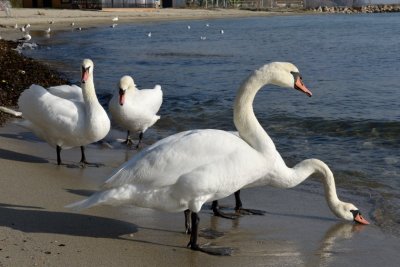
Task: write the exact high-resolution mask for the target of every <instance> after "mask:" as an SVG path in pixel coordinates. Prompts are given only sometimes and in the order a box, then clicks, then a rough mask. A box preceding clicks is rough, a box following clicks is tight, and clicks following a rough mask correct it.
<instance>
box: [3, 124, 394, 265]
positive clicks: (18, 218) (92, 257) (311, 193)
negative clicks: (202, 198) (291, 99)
mask: <svg viewBox="0 0 400 267" xmlns="http://www.w3.org/2000/svg"><path fill="white" fill-rule="evenodd" d="M121 134H123V133H117V132H113V133H112V134H111V135H110V136H108V137H107V139H108V142H109V143H110V144H112V145H113V148H110V147H108V146H105V145H104V144H94V145H90V146H88V148H87V158H88V160H89V161H92V162H101V163H103V164H104V166H103V167H99V168H96V167H87V168H83V169H82V168H79V167H78V165H77V162H78V161H79V160H80V151H79V149H78V148H77V149H71V150H65V151H62V154H61V156H62V159H63V161H64V162H65V163H66V165H64V166H57V165H56V153H55V149H53V148H51V147H50V146H49V145H47V144H46V143H45V142H43V141H41V140H39V139H37V138H36V137H35V136H34V135H33V134H32V133H30V132H27V131H26V130H24V129H22V128H20V127H19V126H16V125H14V124H13V123H12V121H10V122H9V123H7V124H6V125H5V126H3V127H2V128H0V169H1V178H0V203H1V204H0V229H1V230H0V266H377V265H378V264H381V266H397V254H398V251H399V250H400V242H399V241H400V240H399V238H397V237H393V236H390V235H389V234H386V233H383V232H382V231H381V229H379V228H378V227H377V226H375V225H374V224H373V221H371V220H370V221H371V222H372V224H371V225H369V226H362V225H355V224H353V223H348V222H343V221H340V220H338V219H336V218H335V217H334V215H333V214H332V213H331V212H330V211H329V209H328V208H327V205H326V202H325V199H324V197H323V191H322V185H321V184H320V183H319V182H316V181H309V182H306V184H305V185H301V186H299V187H297V188H295V189H290V190H281V189H273V188H269V187H262V188H255V189H247V190H243V192H242V199H243V202H244V204H245V206H246V207H250V208H256V209H263V210H265V211H266V212H267V213H266V215H265V216H244V217H241V218H239V219H237V220H227V219H221V218H217V217H214V216H212V214H211V212H210V211H209V210H208V209H207V207H203V211H202V212H201V214H200V218H201V222H200V228H201V229H202V230H203V236H204V235H207V233H210V232H212V231H211V230H213V231H218V232H219V233H222V234H223V236H220V237H217V238H214V239H207V238H206V237H201V238H200V243H201V244H206V243H208V244H211V245H216V246H223V247H231V248H233V249H234V253H233V255H232V256H227V257H224V256H220V257H218V256H210V255H206V254H204V253H200V252H193V251H191V250H190V249H187V248H186V244H187V243H188V236H187V235H185V234H184V221H183V214H181V213H176V214H173V213H165V212H158V211H153V210H149V209H142V208H137V207H128V206H126V207H120V208H112V207H108V206H102V207H95V208H92V209H89V210H86V211H84V212H82V213H75V212H72V211H70V210H67V209H65V208H64V206H65V205H66V204H69V203H71V202H74V201H77V200H79V199H82V198H83V197H85V196H87V195H89V194H91V193H92V192H94V191H95V190H97V189H98V186H99V185H100V184H101V183H102V182H103V181H104V180H105V179H106V178H107V176H108V175H109V174H110V173H111V171H112V170H113V168H115V167H117V166H118V165H119V164H120V163H122V162H124V161H125V160H126V159H127V158H129V157H131V156H132V155H133V154H134V153H135V152H134V151H132V150H127V149H126V148H125V147H123V146H121V145H119V144H118V143H117V142H115V141H113V140H115V138H116V137H117V135H118V136H121ZM339 196H340V197H341V198H342V199H343V200H347V201H350V200H351V201H352V202H354V203H355V204H356V205H357V206H358V207H359V208H360V209H361V210H362V211H363V213H364V215H365V216H366V217H367V218H368V219H370V218H369V216H368V214H371V212H372V211H373V210H372V209H373V207H372V206H370V204H369V202H368V199H364V198H363V197H361V196H351V195H350V194H349V192H346V191H344V190H339ZM221 203H222V204H223V205H228V206H231V205H232V204H233V198H231V197H230V198H227V199H224V200H223V201H222V202H221Z"/></svg>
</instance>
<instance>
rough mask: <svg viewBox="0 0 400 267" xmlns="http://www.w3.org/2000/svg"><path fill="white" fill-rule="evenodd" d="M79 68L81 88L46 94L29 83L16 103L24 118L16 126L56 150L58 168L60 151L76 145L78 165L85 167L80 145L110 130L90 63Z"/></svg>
mask: <svg viewBox="0 0 400 267" xmlns="http://www.w3.org/2000/svg"><path fill="white" fill-rule="evenodd" d="M81 67H82V79H81V82H82V89H81V88H79V87H77V86H67V85H65V86H56V87H51V88H49V91H48V90H46V89H45V88H43V87H42V86H40V85H36V84H33V85H31V86H30V87H29V89H27V90H25V91H24V92H22V94H21V96H20V98H19V100H18V105H19V108H20V110H21V112H22V114H23V117H24V118H25V120H24V121H23V122H21V123H20V125H21V126H23V127H25V128H27V129H29V130H31V131H33V132H34V133H35V134H36V135H37V136H38V137H40V138H41V139H43V140H45V141H46V142H47V143H49V144H50V145H51V146H53V147H56V149H57V164H58V165H60V164H61V156H60V152H61V149H69V148H73V147H77V146H80V147H81V155H82V158H81V163H83V164H86V163H87V162H86V157H85V152H84V146H85V145H88V144H90V143H93V142H96V141H99V140H101V139H103V138H104V137H105V136H106V135H107V133H108V132H109V130H110V120H109V118H108V115H107V113H106V111H105V110H104V109H103V107H102V106H101V105H100V103H99V101H98V99H97V96H96V92H95V88H94V82H93V68H94V65H93V62H92V61H91V60H90V59H85V60H83V62H82V66H81ZM79 89H81V90H79Z"/></svg>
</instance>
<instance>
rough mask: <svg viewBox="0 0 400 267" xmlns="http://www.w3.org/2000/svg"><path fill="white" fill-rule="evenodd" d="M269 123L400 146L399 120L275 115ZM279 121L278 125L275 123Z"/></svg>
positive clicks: (320, 133) (314, 133)
mask: <svg viewBox="0 0 400 267" xmlns="http://www.w3.org/2000/svg"><path fill="white" fill-rule="evenodd" d="M268 120H269V124H273V125H275V126H279V127H275V129H276V128H278V129H279V128H281V129H283V130H286V131H287V129H290V128H301V131H302V132H306V133H308V134H310V135H316V136H321V135H322V136H331V137H349V138H351V137H357V138H364V139H366V140H370V139H374V141H376V140H380V142H381V143H382V144H390V145H396V146H400V137H399V133H400V122H399V121H373V120H361V121H360V120H350V119H349V120H329V119H325V118H318V117H310V118H301V117H288V116H275V117H272V118H269V119H268ZM277 123H279V124H278V125H276V124H277Z"/></svg>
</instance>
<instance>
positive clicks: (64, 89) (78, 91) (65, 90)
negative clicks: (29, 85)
mask: <svg viewBox="0 0 400 267" xmlns="http://www.w3.org/2000/svg"><path fill="white" fill-rule="evenodd" d="M47 91H49V92H50V93H51V94H53V95H55V96H58V97H61V98H65V99H68V100H73V101H79V102H82V103H83V102H84V100H83V94H82V88H80V87H79V86H77V85H75V84H71V85H67V84H63V85H57V86H51V87H49V88H47Z"/></svg>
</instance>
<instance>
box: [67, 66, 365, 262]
mask: <svg viewBox="0 0 400 267" xmlns="http://www.w3.org/2000/svg"><path fill="white" fill-rule="evenodd" d="M269 83H270V84H275V85H278V86H281V87H288V88H294V89H297V90H300V91H302V92H304V93H306V94H307V95H311V92H310V91H309V90H308V89H307V88H306V87H305V86H304V84H303V83H302V81H301V78H300V75H299V71H298V69H297V68H296V67H295V66H294V65H293V64H291V63H282V62H273V63H270V64H267V65H265V66H263V67H262V68H260V69H258V70H256V71H255V72H253V73H252V74H251V75H250V77H249V78H248V79H247V80H245V82H244V83H243V84H242V86H241V87H240V89H239V91H238V94H237V98H236V101H235V107H234V121H235V125H236V127H237V129H238V131H239V135H240V137H238V136H237V135H235V134H233V133H231V132H226V131H221V130H213V129H206V130H191V131H186V132H181V133H177V134H174V135H172V136H169V137H167V138H164V139H162V140H160V141H158V142H156V143H155V144H153V145H152V146H150V147H147V148H146V149H144V150H142V151H141V152H140V153H138V154H136V155H135V156H133V157H132V158H131V159H130V160H129V161H127V162H126V163H124V164H123V165H121V166H120V167H119V168H118V169H117V170H116V171H115V172H114V174H112V175H111V177H109V179H108V180H107V181H106V183H105V185H104V190H103V191H100V192H97V193H95V194H94V195H92V196H91V197H89V198H87V199H84V200H81V201H79V202H77V203H73V204H71V205H69V206H68V207H70V208H75V209H78V210H79V209H84V208H89V207H92V206H95V205H99V204H109V205H121V204H124V203H129V204H133V205H136V206H140V207H146V208H152V209H158V210H164V211H169V212H180V211H185V210H190V211H191V212H192V214H191V220H192V231H191V236H190V242H189V244H188V246H189V247H190V248H191V249H193V250H200V251H203V252H207V253H211V254H220V252H219V251H216V250H215V248H204V247H200V246H199V245H198V244H197V232H198V224H199V217H198V215H197V213H198V212H199V211H200V209H201V207H202V205H203V204H204V203H205V202H209V201H213V200H217V199H221V198H224V197H226V196H228V195H230V194H232V193H234V192H236V191H238V190H239V189H241V188H245V187H253V186H261V185H271V186H277V187H283V188H288V187H293V186H296V185H297V184H299V183H300V182H302V181H303V180H304V179H306V178H307V177H308V176H309V175H311V174H312V173H314V172H319V173H322V174H324V175H325V176H324V177H325V179H324V180H323V181H325V183H324V184H325V189H326V196H327V199H328V204H329V207H330V208H331V209H332V211H333V212H334V214H335V215H336V216H338V217H340V218H343V219H346V220H359V219H358V218H361V219H362V220H359V222H361V223H368V222H367V221H365V220H364V219H363V218H362V217H360V216H361V215H360V213H359V212H358V209H357V208H356V207H355V206H354V205H353V204H350V203H344V202H341V201H340V200H339V199H338V198H337V196H336V190H335V186H334V180H333V175H332V173H331V172H330V170H329V168H328V167H327V166H326V165H325V164H323V163H322V162H321V161H319V160H314V159H312V160H306V161H303V162H301V163H299V164H298V165H296V166H295V167H294V168H288V167H287V166H286V164H285V163H284V161H283V159H282V158H281V156H280V155H279V153H278V152H277V151H276V149H275V146H274V144H273V142H272V140H271V139H270V138H269V136H268V135H267V133H266V132H265V131H264V129H263V128H262V127H261V125H260V124H259V123H258V121H257V119H256V117H255V115H254V112H253V108H252V103H253V99H254V97H255V95H256V93H257V91H258V90H259V89H261V88H262V87H263V86H264V85H266V84H269Z"/></svg>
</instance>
